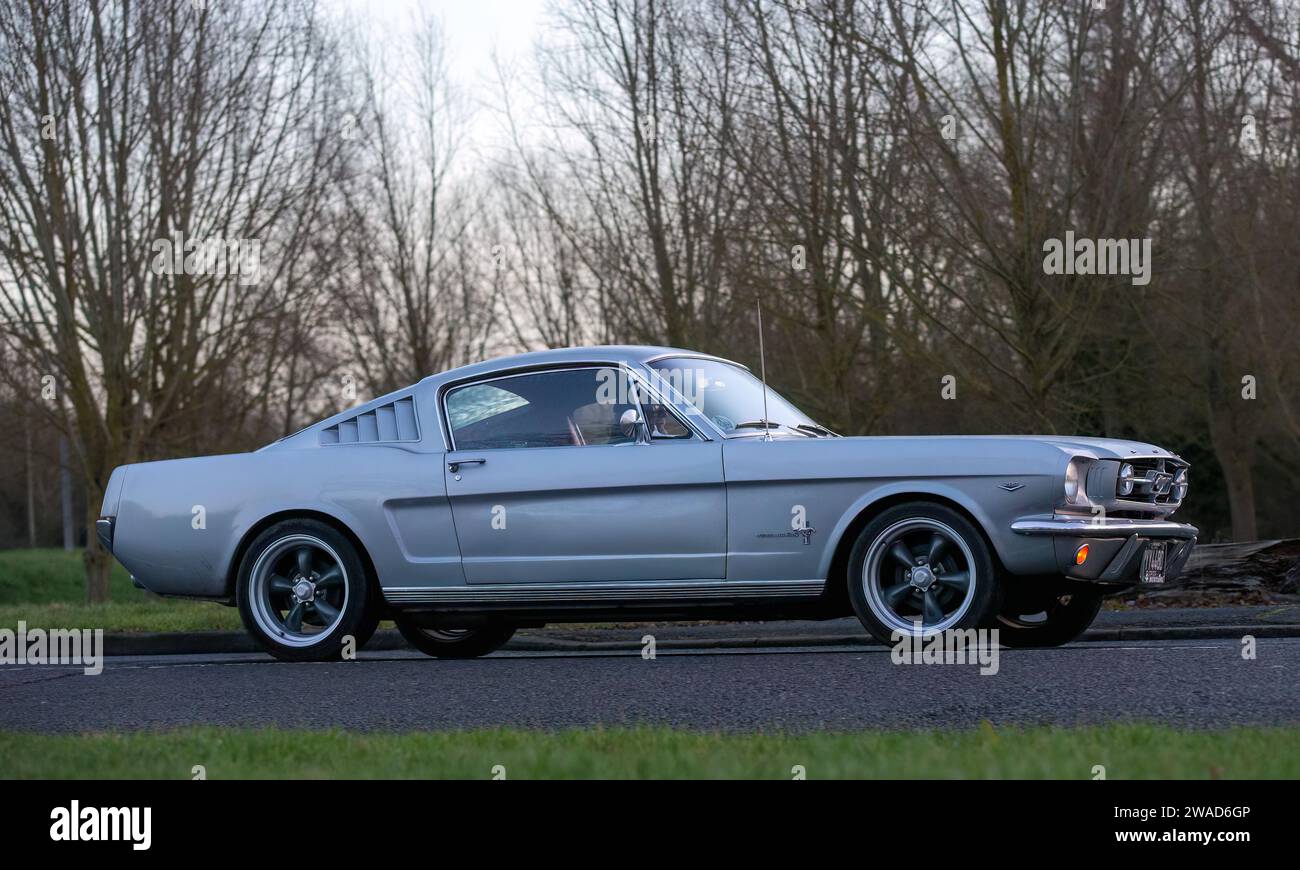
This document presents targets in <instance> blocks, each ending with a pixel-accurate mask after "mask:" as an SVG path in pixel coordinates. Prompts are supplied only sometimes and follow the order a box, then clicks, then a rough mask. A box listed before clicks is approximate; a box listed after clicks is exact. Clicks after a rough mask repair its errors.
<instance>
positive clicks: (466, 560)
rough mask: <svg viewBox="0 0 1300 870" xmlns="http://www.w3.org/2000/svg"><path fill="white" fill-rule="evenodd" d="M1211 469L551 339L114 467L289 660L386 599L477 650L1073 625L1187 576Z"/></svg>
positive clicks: (200, 585)
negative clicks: (1196, 484) (875, 430)
mask: <svg viewBox="0 0 1300 870" xmlns="http://www.w3.org/2000/svg"><path fill="white" fill-rule="evenodd" d="M1186 494H1187V463H1185V462H1184V461H1183V460H1181V459H1180V458H1179V457H1177V456H1175V455H1173V454H1171V453H1169V452H1168V451H1165V450H1162V449H1161V448H1159V447H1154V446H1151V445H1149V444H1144V443H1135V442H1129V441H1116V440H1110V439H1090V438H1058V437H1020V436H1016V437H1005V436H976V437H840V436H838V435H836V434H834V433H832V432H830V431H829V430H827V429H825V428H823V427H822V426H820V425H818V424H817V423H816V422H814V421H813V420H811V419H809V418H808V417H807V416H806V415H805V414H803V413H802V412H800V411H799V409H798V408H796V407H795V406H794V405H792V404H791V403H790V402H788V401H786V400H785V399H783V398H782V397H781V396H779V395H778V394H776V393H775V392H773V391H771V390H768V389H765V387H764V386H763V384H762V383H761V382H760V380H759V379H758V378H756V377H755V376H754V375H753V374H751V373H750V371H749V370H748V369H747V368H745V367H744V366H742V365H739V364H737V363H734V362H728V361H727V360H723V359H719V358H717V357H712V356H707V355H703V354H698V353H693V352H691V351H687V350H677V349H673V348H652V347H589V348H571V349H564V350H552V351H543V352H540V353H528V354H523V355H520V356H513V357H508V358H504V359H497V360H492V361H490V362H483V363H479V364H476V365H470V366H466V367H464V368H459V369H455V370H453V371H449V372H444V373H442V374H438V375H433V376H432V377H428V378H425V379H424V380H422V381H420V382H419V383H418V384H415V385H414V386H410V387H407V388H405V389H402V390H398V391H397V392H394V393H391V394H389V395H387V396H383V397H382V398H379V399H375V400H374V401H372V402H369V403H367V404H365V405H362V406H360V407H358V408H355V409H353V410H350V411H346V412H344V413H341V414H338V415H336V416H334V417H331V418H329V419H327V420H324V421H322V422H319V423H317V424H315V425H313V426H309V427H308V428H306V429H304V430H302V431H301V432H298V433H296V434H294V435H290V436H288V437H286V438H283V439H281V440H280V441H277V442H275V443H274V444H271V445H268V446H266V447H263V448H262V449H260V450H258V451H256V452H253V453H245V454H237V455H229V456H206V457H199V458H194V459H178V460H169V461H162V462H145V463H139V464H135V465H126V466H122V467H120V468H118V469H116V470H115V471H114V472H113V475H112V477H111V479H110V481H109V485H108V488H107V494H106V496H105V498H104V506H103V511H102V513H103V518H102V519H100V520H99V522H98V526H97V532H98V535H99V538H100V540H101V541H103V543H104V545H105V546H106V547H108V548H109V549H110V550H111V551H112V552H113V554H114V555H115V556H116V557H117V559H118V560H119V561H120V562H121V563H122V564H123V565H124V566H125V567H126V568H127V570H129V571H130V572H131V574H132V576H133V578H134V580H135V582H136V583H137V584H138V585H140V586H142V587H144V588H146V589H149V590H151V591H153V592H156V593H158V594H160V595H169V596H185V597H190V598H209V599H213V600H216V601H220V602H223V603H226V604H237V605H238V607H239V610H240V613H241V615H242V617H243V621H244V624H245V625H246V626H247V628H248V631H249V632H251V633H252V635H253V636H254V637H255V638H256V639H257V640H258V641H260V642H261V644H262V645H263V646H265V648H266V649H267V650H268V651H269V652H270V653H271V654H272V655H275V656H277V657H279V658H282V659H290V660H309V659H310V660H314V659H326V658H332V657H337V656H338V655H339V654H340V651H341V650H342V649H343V648H344V646H345V644H346V643H349V642H350V643H351V644H352V645H353V646H354V647H359V646H360V645H362V644H364V643H365V641H366V640H368V639H369V637H370V635H371V634H372V633H373V632H374V630H375V626H376V624H377V623H378V621H379V620H380V619H382V618H391V619H393V620H395V621H396V623H397V625H398V627H399V629H400V630H401V631H402V633H403V635H405V637H406V638H407V639H408V640H409V641H410V643H411V644H413V645H414V646H416V647H417V648H419V649H421V650H423V651H425V652H427V653H429V654H431V655H434V656H440V657H463V656H475V655H481V654H484V653H487V652H490V651H492V650H494V649H496V648H497V647H499V646H501V645H502V644H503V643H505V642H506V641H507V640H508V639H509V638H510V636H511V635H512V634H513V633H514V631H515V630H516V628H518V627H521V626H533V627H535V626H541V625H543V624H546V623H558V622H565V621H577V620H581V621H584V622H590V621H598V620H612V619H619V620H627V619H667V618H714V619H716V618H723V619H741V618H744V619H763V618H778V617H779V618H809V619H826V618H831V617H838V616H844V615H848V614H856V615H857V616H858V618H859V619H860V620H861V621H862V624H863V625H864V626H866V628H867V630H868V631H870V632H871V634H873V635H875V637H877V638H878V639H880V640H882V641H885V642H889V641H891V640H892V639H895V638H897V637H899V636H900V635H899V633H917V632H919V633H920V634H922V635H925V636H928V635H932V634H934V633H936V632H941V631H944V630H947V629H964V628H970V627H976V626H990V627H998V628H1000V629H1001V641H1002V642H1003V643H1004V644H1008V645H1013V646H1015V645H1055V644H1061V643H1065V642H1067V641H1069V640H1071V639H1072V638H1074V637H1076V636H1077V635H1079V634H1080V633H1081V632H1082V631H1083V630H1084V629H1085V628H1087V626H1088V625H1089V624H1090V623H1091V622H1092V620H1093V618H1094V617H1095V616H1096V614H1097V611H1098V608H1099V607H1100V605H1101V600H1102V596H1103V595H1105V594H1106V593H1107V592H1109V591H1115V590H1120V589H1124V588H1127V587H1132V586H1134V585H1138V584H1159V583H1164V582H1166V581H1168V580H1170V579H1171V578H1172V577H1174V576H1175V575H1176V574H1177V573H1178V571H1179V569H1180V568H1181V567H1182V565H1183V563H1184V562H1185V560H1186V559H1187V557H1188V555H1189V554H1190V552H1191V549H1192V546H1193V544H1194V542H1195V536H1196V529H1195V528H1194V527H1192V526H1189V525H1183V524H1180V523H1176V522H1172V521H1170V519H1169V516H1170V514H1172V513H1173V512H1174V511H1175V510H1176V509H1177V508H1178V506H1179V504H1180V503H1181V502H1182V500H1183V498H1184V496H1185V495H1186Z"/></svg>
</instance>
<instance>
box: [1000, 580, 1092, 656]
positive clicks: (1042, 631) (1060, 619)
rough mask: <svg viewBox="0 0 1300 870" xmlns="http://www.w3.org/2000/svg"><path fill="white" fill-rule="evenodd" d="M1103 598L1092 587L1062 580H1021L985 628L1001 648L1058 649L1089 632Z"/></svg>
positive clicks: (1011, 587) (1017, 581) (1009, 591)
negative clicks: (993, 631)
mask: <svg viewBox="0 0 1300 870" xmlns="http://www.w3.org/2000/svg"><path fill="white" fill-rule="evenodd" d="M1103 597H1104V596H1103V595H1102V592H1101V591H1100V590H1098V589H1097V588H1096V587H1095V586H1092V585H1090V584H1086V583H1072V582H1070V581H1068V580H1066V579H1064V578H1061V577H1035V578H1020V579H1017V580H1016V581H1015V582H1014V583H1013V584H1011V586H1010V587H1009V589H1008V591H1007V597H1006V600H1005V601H1004V603H1003V605H1002V607H1001V609H1000V610H999V612H998V614H997V616H995V617H993V618H992V619H991V620H989V622H988V626H989V627H991V628H996V629H998V639H999V641H1000V642H1001V643H1002V644H1003V645H1004V646H1009V647H1048V646H1061V645H1063V644H1067V643H1069V642H1070V641H1072V640H1074V639H1075V638H1077V637H1078V636H1079V635H1081V634H1083V633H1084V632H1085V631H1087V630H1088V626H1090V625H1092V623H1093V620H1095V619H1096V618H1097V613H1098V612H1099V611H1100V610H1101V602H1102V598H1103Z"/></svg>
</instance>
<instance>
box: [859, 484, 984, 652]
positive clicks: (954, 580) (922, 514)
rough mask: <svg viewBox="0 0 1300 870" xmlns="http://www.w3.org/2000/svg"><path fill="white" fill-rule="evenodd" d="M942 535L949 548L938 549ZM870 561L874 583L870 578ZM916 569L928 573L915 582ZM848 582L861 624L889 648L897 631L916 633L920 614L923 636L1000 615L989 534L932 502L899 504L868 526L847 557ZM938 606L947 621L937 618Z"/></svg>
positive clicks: (948, 509)
mask: <svg viewBox="0 0 1300 870" xmlns="http://www.w3.org/2000/svg"><path fill="white" fill-rule="evenodd" d="M936 536H938V537H940V538H943V539H944V540H945V542H946V543H945V544H943V545H941V546H940V545H935V544H934V543H933V541H934V538H935V537H936ZM896 543H901V544H902V545H903V550H902V551H897V550H895V546H894V545H895V544H896ZM903 552H906V553H908V554H909V555H910V556H911V560H910V561H911V567H910V568H908V567H905V566H904V563H903V558H902V553H903ZM932 555H933V556H935V557H936V558H935V559H934V563H933V564H932V563H931V556H932ZM869 560H870V567H871V570H872V571H873V572H874V573H873V579H872V580H871V582H868V578H867V576H866V571H867V570H868V567H869V566H868V561H869ZM936 566H937V570H935V568H936ZM918 568H924V569H925V570H926V571H927V572H928V573H927V574H920V575H917V580H916V582H914V581H913V580H912V573H913V572H914V571H915V570H916V569H918ZM963 575H964V577H965V581H964V582H965V583H966V585H965V586H964V587H963V585H962V583H963V581H962V579H961V578H962V577H963ZM847 582H848V591H849V600H850V601H851V602H852V603H853V610H854V612H855V613H856V614H857V616H858V619H859V620H860V621H861V622H862V624H863V626H865V627H866V629H867V631H869V632H871V635H872V636H873V637H875V638H876V640H878V641H880V642H881V643H884V644H893V643H894V642H895V640H894V637H895V632H900V633H904V634H908V633H911V632H913V631H915V623H914V620H915V619H916V618H917V617H919V618H920V619H921V620H922V634H923V635H924V636H928V635H931V634H935V633H937V632H939V631H944V630H950V629H966V628H974V627H976V626H978V625H980V624H981V622H982V621H984V620H986V619H987V618H988V617H989V616H990V615H991V614H994V613H997V612H998V606H999V605H1000V603H1001V600H1002V599H1001V584H1000V581H999V578H998V576H997V574H996V572H995V570H994V565H993V557H992V556H991V555H990V552H989V546H988V543H987V542H986V541H985V539H984V535H983V533H982V532H981V531H980V530H979V529H978V528H976V526H975V525H974V524H973V523H971V521H970V520H968V519H966V517H965V516H963V515H962V514H960V513H958V512H957V511H955V510H953V509H952V508H949V507H946V506H944V505H940V504H936V503H934V502H924V501H916V502H907V503H905V504H900V505H895V506H894V507H891V508H889V509H888V510H886V511H884V512H883V513H881V514H880V515H879V516H877V517H876V518H874V519H873V520H871V522H869V523H867V525H866V526H864V527H863V529H862V531H861V532H859V533H858V539H857V541H856V542H855V543H854V545H853V551H852V552H851V554H850V556H849V570H848V578H847ZM916 583H920V584H921V585H920V586H918V585H916ZM922 586H923V587H924V588H922ZM931 602H933V604H932V603H931ZM935 607H937V608H939V610H938V613H940V614H941V615H942V618H939V619H936V618H934V615H935V613H936V611H935V610H934V608H935ZM913 610H914V611H915V613H911V612H910V611H913Z"/></svg>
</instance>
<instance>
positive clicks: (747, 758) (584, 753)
mask: <svg viewBox="0 0 1300 870" xmlns="http://www.w3.org/2000/svg"><path fill="white" fill-rule="evenodd" d="M1099 764H1100V765H1104V766H1105V768H1106V778H1107V779H1140V778H1180V779H1182V778H1189V779H1205V778H1216V777H1217V778H1282V779H1294V778H1297V777H1300V729H1296V728H1272V729H1270V728H1233V729H1229V730H1223V731H1178V730H1174V729H1171V728H1167V727H1163V726H1154V725H1110V726H1104V727H1095V728H1094V727H1090V728H1030V729H1023V730H1022V729H1014V728H1008V729H995V728H993V727H991V726H989V725H985V726H983V727H981V728H977V729H974V730H968V731H935V732H924V731H921V732H918V731H883V732H882V731H864V732H853V733H817V734H807V735H784V734H731V735H727V734H719V733H712V732H687V731H674V730H669V729H661V728H646V729H613V730H603V729H594V730H571V731H554V732H552V731H524V730H512V729H499V730H485V731H450V732H418V733H408V734H384V733H365V734H363V733H357V732H345V731H302V730H275V729H264V730H249V729H219V728H199V729H184V730H179V731H164V732H138V733H128V734H122V733H113V734H103V733H96V734H84V735H36V734H24V733H16V732H0V777H3V778H36V777H40V778H81V777H87V778H136V777H147V778H157V779H188V778H190V777H191V775H192V774H191V769H192V768H193V767H194V765H203V766H204V768H206V774H207V777H208V778H209V779H232V778H269V779H280V778H293V779H302V778H335V777H337V778H344V777H357V778H401V777H416V778H461V779H490V778H492V776H493V768H494V767H495V766H496V765H504V767H505V771H506V777H507V778H508V779H553V778H578V779H589V778H613V779H623V778H635V779H642V778H653V779H659V778H666V779H672V778H722V779H728V778H756V779H773V780H781V779H791V778H793V774H792V769H793V768H794V767H795V766H796V765H802V766H803V768H804V770H805V771H806V774H807V778H808V779H832V778H850V777H852V778H866V779H873V778H927V779H928V778H940V779H950V778H986V779H987V778H1057V779H1077V780H1089V779H1092V778H1093V777H1094V774H1093V768H1094V766H1095V765H1099Z"/></svg>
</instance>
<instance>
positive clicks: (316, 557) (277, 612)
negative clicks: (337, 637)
mask: <svg viewBox="0 0 1300 870" xmlns="http://www.w3.org/2000/svg"><path fill="white" fill-rule="evenodd" d="M248 583H249V596H248V600H249V603H250V608H249V609H250V610H251V611H252V614H253V619H254V621H255V622H256V623H257V625H258V627H259V628H260V629H261V630H262V631H263V632H265V633H266V634H267V636H269V637H271V638H273V639H274V640H275V641H276V642H277V643H281V644H283V645H285V646H291V647H308V646H314V645H315V644H318V643H320V642H321V641H322V640H324V639H325V638H326V637H328V636H329V635H330V633H331V632H333V631H334V629H335V628H337V627H338V625H339V623H340V622H342V621H343V614H344V613H345V612H346V611H347V607H348V574H347V569H346V568H344V567H343V560H342V559H341V558H339V554H338V553H337V552H335V550H334V548H333V547H331V546H330V545H329V544H327V543H325V542H324V541H322V540H321V539H320V538H317V537H314V536H312V535H289V536H287V537H284V538H280V539H279V540H277V541H275V542H274V543H272V544H271V545H270V546H269V547H267V548H266V549H265V550H263V551H262V554H261V555H260V556H258V557H257V561H256V562H254V563H253V570H252V572H251V573H250V574H249V579H248Z"/></svg>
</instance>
